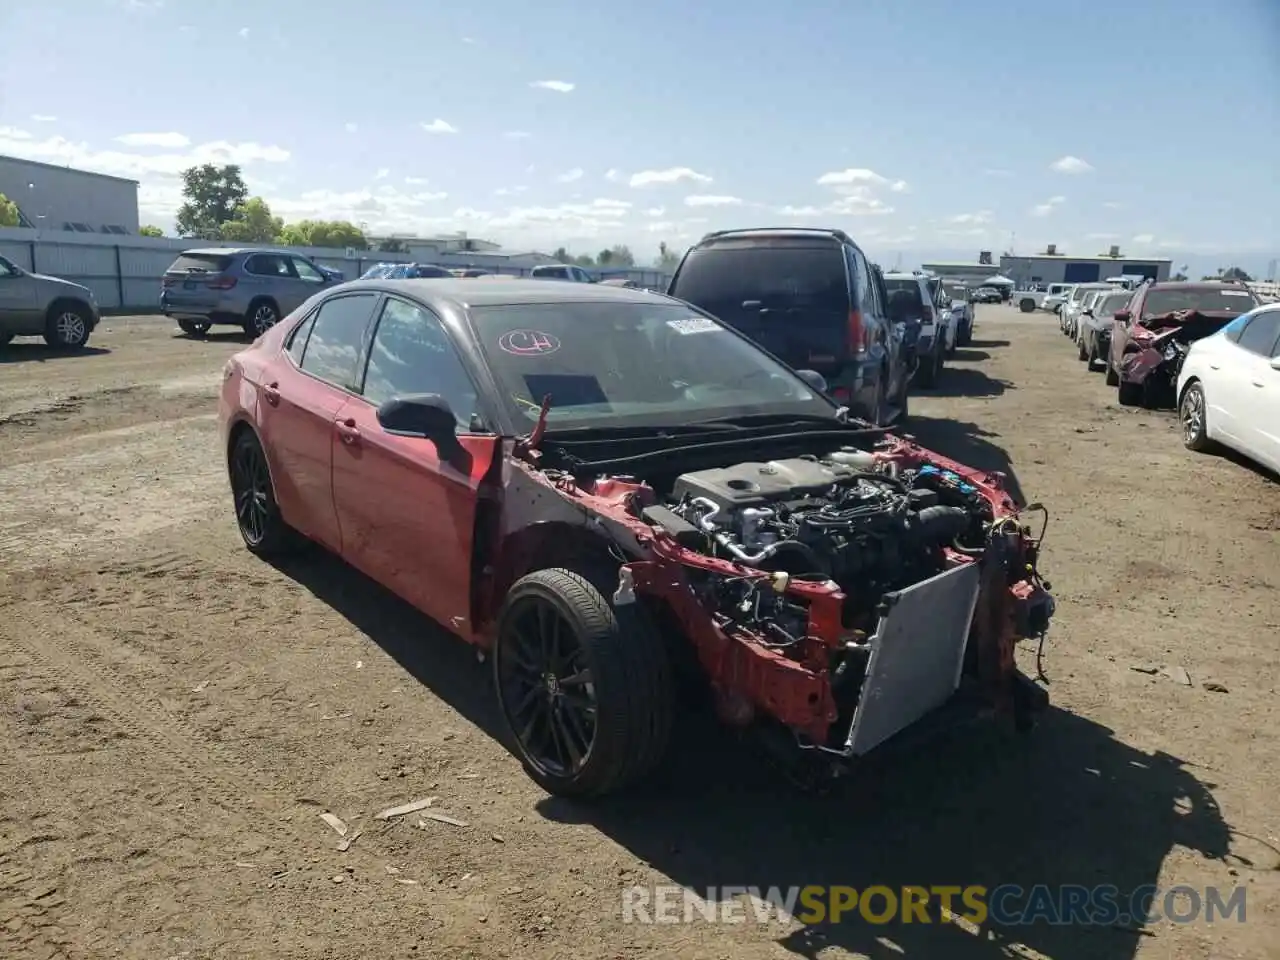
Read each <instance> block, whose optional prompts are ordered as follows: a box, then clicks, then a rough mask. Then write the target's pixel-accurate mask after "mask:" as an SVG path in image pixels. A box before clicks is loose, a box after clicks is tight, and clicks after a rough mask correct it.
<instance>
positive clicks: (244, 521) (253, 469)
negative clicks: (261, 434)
mask: <svg viewBox="0 0 1280 960" xmlns="http://www.w3.org/2000/svg"><path fill="white" fill-rule="evenodd" d="M229 467H230V472H231V494H232V497H233V498H234V499H235V509H236V526H237V527H238V528H239V530H240V536H241V538H242V539H243V540H244V545H245V546H246V547H248V548H249V550H250V551H251V552H253V553H256V554H259V555H262V556H265V555H268V554H275V553H280V552H282V551H284V550H285V549H286V548H288V547H290V546H292V545H293V539H294V538H293V536H292V530H291V529H290V527H289V526H288V525H287V524H286V523H285V522H284V518H283V517H282V516H281V515H280V507H279V506H278V505H277V503H276V496H275V490H274V488H273V487H272V485H271V468H270V466H269V465H268V464H267V455H266V453H265V452H264V451H263V449H262V444H260V443H259V442H258V438H257V437H256V436H254V434H253V433H252V431H249V430H246V431H244V432H243V433H241V434H240V436H239V437H238V438H237V439H236V442H235V444H234V446H233V447H232V449H231V459H230V463H229Z"/></svg>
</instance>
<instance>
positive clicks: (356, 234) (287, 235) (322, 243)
mask: <svg viewBox="0 0 1280 960" xmlns="http://www.w3.org/2000/svg"><path fill="white" fill-rule="evenodd" d="M280 242H281V243H283V244H286V245H288V246H290V247H354V248H355V249H357V250H368V249H369V240H368V238H366V237H365V235H364V233H363V232H362V231H361V230H360V228H359V227H357V226H356V225H355V224H354V223H348V222H347V221H346V220H299V221H298V222H297V223H291V224H289V225H288V226H286V227H285V228H284V229H283V230H282V231H281V232H280Z"/></svg>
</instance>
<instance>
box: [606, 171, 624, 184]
mask: <svg viewBox="0 0 1280 960" xmlns="http://www.w3.org/2000/svg"><path fill="white" fill-rule="evenodd" d="M604 178H605V179H606V180H608V181H609V182H610V183H619V182H621V180H622V171H621V170H616V169H614V168H613V167H610V168H609V169H608V170H606V171H605V172H604Z"/></svg>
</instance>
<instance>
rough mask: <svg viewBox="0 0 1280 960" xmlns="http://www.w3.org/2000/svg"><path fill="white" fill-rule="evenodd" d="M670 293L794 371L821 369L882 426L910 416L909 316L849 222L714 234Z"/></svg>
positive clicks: (844, 397) (684, 265) (840, 393)
mask: <svg viewBox="0 0 1280 960" xmlns="http://www.w3.org/2000/svg"><path fill="white" fill-rule="evenodd" d="M667 293H668V294H669V295H671V296H673V297H678V298H679V299H681V300H684V301H686V302H688V303H691V304H693V305H694V306H696V307H699V308H701V309H703V310H705V311H706V312H707V313H710V314H712V315H714V316H716V317H718V318H719V319H720V320H721V321H722V322H724V323H726V324H728V325H729V326H731V327H734V328H735V329H737V330H739V331H740V332H742V333H743V334H744V335H746V336H747V337H749V338H751V339H752V340H754V341H755V342H756V343H757V344H759V345H760V346H762V347H763V348H764V349H765V350H767V351H769V352H770V353H772V354H773V355H774V356H775V357H777V358H778V359H779V360H781V361H782V362H783V363H786V364H788V365H789V366H790V367H791V368H792V369H796V370H800V369H808V370H816V371H817V372H819V373H821V374H822V375H823V376H824V377H825V378H826V379H827V383H828V385H829V388H830V392H831V395H832V396H833V397H834V398H835V399H837V400H839V401H840V402H841V403H845V404H847V405H848V406H849V407H850V408H851V409H852V410H853V411H854V413H856V414H857V415H858V416H861V417H863V418H864V419H866V420H869V421H871V422H872V423H874V424H876V425H877V426H883V425H886V424H888V423H891V422H892V421H893V420H895V419H898V418H901V417H903V416H905V415H906V410H907V390H908V386H909V384H910V381H911V373H912V368H911V363H910V357H909V350H908V349H907V347H906V346H905V345H904V342H903V337H904V334H905V324H904V323H902V322H895V318H891V317H890V316H889V312H888V311H889V306H888V304H889V297H888V294H887V293H886V292H885V285H884V277H883V276H882V275H881V273H880V268H879V267H877V266H875V265H874V264H872V263H870V262H869V261H868V260H867V258H866V255H865V254H864V253H863V252H862V250H860V249H859V248H858V245H857V244H856V243H854V242H853V240H852V239H851V238H850V237H849V236H848V234H846V233H844V232H842V231H840V230H821V229H800V228H792V227H787V228H776V229H775V228H760V229H753V230H722V231H719V232H717V233H710V234H707V235H706V236H705V237H703V238H702V239H701V240H700V241H699V242H698V243H697V244H696V245H694V246H693V247H691V248H690V249H689V251H688V252H687V253H686V254H685V255H684V259H682V260H681V261H680V265H679V266H678V267H677V268H676V272H675V276H673V277H672V278H671V284H670V286H669V287H668V288H667Z"/></svg>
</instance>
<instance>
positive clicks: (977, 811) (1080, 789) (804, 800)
mask: <svg viewBox="0 0 1280 960" xmlns="http://www.w3.org/2000/svg"><path fill="white" fill-rule="evenodd" d="M968 729H969V731H970V732H969V734H968V735H963V734H962V733H961V732H960V731H956V732H954V733H952V734H950V735H948V736H946V737H945V738H944V739H943V740H941V741H939V742H937V743H936V744H935V745H934V746H933V748H932V749H930V750H927V751H921V752H917V753H915V754H903V755H899V756H898V757H897V758H896V762H894V763H892V764H889V763H883V762H882V763H879V764H873V765H868V767H867V768H866V769H864V770H861V771H855V772H854V773H853V774H852V775H851V776H850V778H849V780H848V781H846V783H845V785H844V786H843V787H841V788H840V789H838V790H834V791H832V792H831V793H829V794H827V795H825V796H818V795H811V794H801V793H799V792H798V791H796V790H794V789H792V788H789V787H788V786H785V785H783V784H782V783H781V782H779V781H778V780H777V779H776V778H774V777H773V776H771V775H770V774H767V773H765V772H764V770H763V768H762V766H761V764H760V757H759V755H758V754H753V753H751V752H749V751H748V750H746V748H745V746H743V745H735V746H734V747H733V748H732V749H726V748H725V740H726V738H725V737H724V736H723V735H720V736H718V737H716V736H710V737H708V736H705V735H696V736H691V737H689V738H686V739H685V740H684V741H683V742H682V744H681V745H680V748H679V749H678V750H677V753H676V755H675V756H674V757H673V758H672V761H671V763H670V764H669V766H668V769H666V770H665V771H664V774H663V776H662V777H661V779H660V780H659V781H657V782H655V783H653V784H652V785H651V786H650V787H649V788H647V789H645V790H643V791H639V792H636V793H634V794H627V795H624V796H621V797H618V798H616V799H613V800H609V801H607V802H605V803H603V804H600V805H595V806H587V805H583V804H574V803H570V802H568V801H564V800H560V799H557V798H549V799H547V800H546V801H544V802H543V803H542V804H541V805H540V809H541V812H542V813H543V815H544V816H547V817H548V818H551V819H555V820H560V821H567V822H578V823H590V824H592V825H593V826H595V827H596V828H598V829H599V830H601V831H602V832H603V833H604V834H606V835H607V836H608V837H609V838H610V839H612V840H613V841H615V842H616V843H619V844H621V845H622V846H624V847H626V848H627V849H628V850H629V851H630V852H631V853H632V854H634V855H635V856H636V857H637V858H639V859H640V860H642V861H644V862H645V863H646V864H647V865H648V866H650V867H652V868H653V869H654V870H656V871H658V872H659V873H661V874H663V875H665V876H666V877H669V878H670V880H671V881H672V882H674V883H677V884H680V885H681V886H683V887H685V888H686V889H688V890H691V891H693V892H695V893H696V894H697V895H699V896H706V895H707V888H708V887H724V886H745V887H752V886H755V887H758V888H759V889H760V890H761V891H762V892H764V891H765V890H767V889H768V888H769V887H778V888H781V889H783V890H785V889H786V888H788V887H805V886H809V885H823V886H848V887H853V888H855V889H857V890H865V889H867V888H868V887H871V886H882V887H887V888H889V890H891V891H897V892H898V893H897V894H896V895H897V896H899V897H900V896H901V893H900V891H901V890H902V888H903V887H905V886H920V887H925V888H929V887H933V886H939V885H956V886H960V887H966V886H970V885H980V886H983V887H986V888H987V890H988V891H991V890H994V889H995V888H997V887H1000V886H1002V885H1016V886H1017V887H1020V888H1021V889H1022V890H1023V891H1030V890H1031V889H1032V888H1033V887H1035V886H1036V885H1037V884H1043V885H1047V886H1048V887H1049V888H1050V889H1055V890H1056V889H1059V888H1061V887H1062V886H1064V885H1081V886H1085V887H1089V888H1094V887H1097V886H1099V885H1112V886H1114V887H1115V888H1117V890H1118V891H1119V892H1120V895H1119V897H1118V899H1117V903H1118V906H1119V912H1120V913H1127V912H1128V911H1129V910H1130V900H1129V894H1130V892H1131V891H1134V890H1140V889H1141V888H1142V887H1143V886H1144V885H1146V884H1155V883H1156V882H1157V881H1158V878H1159V875H1160V868H1161V865H1162V863H1163V861H1164V859H1165V857H1166V856H1167V855H1168V854H1169V852H1170V851H1171V850H1172V849H1173V848H1174V847H1175V846H1176V847H1181V848H1186V849H1189V850H1194V851H1198V852H1199V853H1201V854H1202V855H1204V856H1206V857H1211V858H1219V859H1221V858H1225V857H1226V856H1227V855H1228V852H1229V842H1230V831H1229V828H1228V827H1227V826H1226V824H1225V823H1224V821H1223V819H1222V816H1221V814H1220V811H1219V809H1218V805H1217V803H1216V801H1215V800H1214V797H1213V795H1212V793H1211V792H1210V791H1211V789H1212V787H1213V786H1214V784H1212V783H1206V782H1202V781H1201V780H1199V779H1198V778H1197V776H1196V775H1195V774H1194V773H1192V771H1191V770H1190V769H1188V765H1186V764H1185V763H1183V762H1182V761H1180V760H1179V759H1178V758H1176V757H1172V756H1169V755H1166V754H1162V753H1155V754H1148V753H1144V752H1142V751H1140V750H1136V749H1134V748H1132V747H1129V746H1127V745H1125V744H1123V743H1121V742H1120V741H1118V740H1117V739H1116V738H1115V736H1114V734H1113V732H1112V731H1111V730H1109V729H1107V728H1105V727H1103V726H1100V725H1098V724H1095V723H1093V722H1091V721H1089V720H1086V719H1084V718H1081V717H1076V716H1072V715H1070V714H1068V713H1065V712H1063V711H1060V710H1056V709H1053V708H1050V710H1049V711H1048V713H1047V714H1046V715H1045V716H1044V718H1043V719H1042V721H1041V723H1040V725H1039V727H1038V728H1037V729H1036V730H1034V731H1032V732H1031V733H1030V734H1029V735H1018V734H1014V733H1012V732H1011V731H1008V730H1006V729H1004V728H1002V727H998V726H996V725H978V726H975V727H972V728H968ZM620 887H621V885H620ZM622 896H623V894H622V890H621V889H620V890H619V894H618V902H619V915H620V916H621V913H622ZM885 902H886V901H885V900H884V899H883V895H881V899H879V900H877V901H875V903H874V910H873V911H872V915H873V917H874V916H875V914H876V913H879V912H880V911H882V910H883V908H884V903H885ZM1160 902H1161V901H1159V900H1158V901H1157V903H1160ZM956 903H957V907H956V909H957V910H958V911H959V912H962V913H963V909H964V908H963V907H961V906H960V905H959V900H957V901H956ZM1027 903H1028V899H1027V894H1026V893H1023V894H1018V893H1016V892H1011V893H1010V895H1009V896H1008V897H1007V898H1006V897H1001V898H998V899H997V898H994V897H993V898H991V903H990V904H989V905H990V906H995V907H1001V906H1003V907H1005V908H1007V909H1008V908H1011V910H1012V911H1013V912H1016V911H1017V910H1018V909H1019V908H1022V907H1025V906H1026V905H1027ZM802 911H803V906H802V907H801V908H798V909H797V912H802ZM739 915H741V912H740V914H739ZM746 915H747V918H748V919H747V922H748V923H754V922H755V919H754V917H753V915H752V912H751V908H750V907H747V908H746ZM998 921H999V922H998ZM695 922H700V921H697V920H695ZM978 926H979V930H978V931H977V932H975V931H974V930H973V929H972V928H970V929H969V930H966V929H964V928H963V927H961V926H959V925H956V924H952V923H942V922H939V921H938V918H937V915H936V914H933V915H932V919H931V922H928V923H922V922H919V920H918V919H917V920H916V922H908V923H901V922H898V921H892V922H889V923H872V922H868V920H866V919H864V918H863V917H862V916H861V915H860V914H859V913H858V911H857V909H856V908H855V909H854V910H853V911H852V912H851V913H849V914H847V915H846V916H845V917H844V918H842V919H841V921H840V922H838V923H835V924H832V923H829V922H819V923H814V924H813V925H812V926H807V927H803V928H801V929H799V930H794V931H793V930H792V928H791V927H783V926H781V925H777V926H772V927H762V928H761V933H762V934H764V935H766V936H767V935H769V933H770V932H772V931H776V938H777V940H778V942H779V944H780V945H781V946H783V947H784V948H785V949H786V950H788V951H789V952H791V953H793V954H795V955H798V956H802V957H816V956H817V955H818V953H819V951H821V950H823V949H824V948H827V947H831V946H838V947H842V948H844V949H845V950H848V951H850V952H852V953H856V954H858V955H866V956H869V957H873V958H886V960H887V958H890V957H893V958H899V957H907V958H913V957H914V958H933V957H946V958H948V960H966V958H973V960H996V958H1001V960H1003V958H1007V957H1009V956H1013V955H1015V954H1014V953H1013V952H1010V951H1009V946H1010V944H1011V943H1020V944H1024V945H1025V946H1029V947H1031V948H1033V949H1034V950H1037V951H1039V952H1040V954H1042V955H1045V956H1047V957H1051V958H1054V960H1075V958H1079V960H1129V958H1132V957H1133V956H1134V955H1135V953H1136V951H1137V949H1138V945H1139V943H1140V940H1141V938H1142V937H1143V936H1150V935H1152V932H1151V931H1149V930H1148V931H1143V930H1142V928H1141V926H1140V925H1139V924H1134V923H1132V922H1125V923H1121V922H1119V920H1116V921H1115V922H1109V923H1105V924H1103V923H1098V924H1096V925H1083V924H1077V925H1065V926H1064V925H1051V924H1048V923H1046V922H1044V921H1041V922H1039V923H1036V924H1033V925H1014V924H1013V923H1011V922H1010V920H1009V919H1008V918H1007V915H999V914H997V916H994V917H988V918H987V920H986V921H985V922H984V923H982V924H979V925H978Z"/></svg>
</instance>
